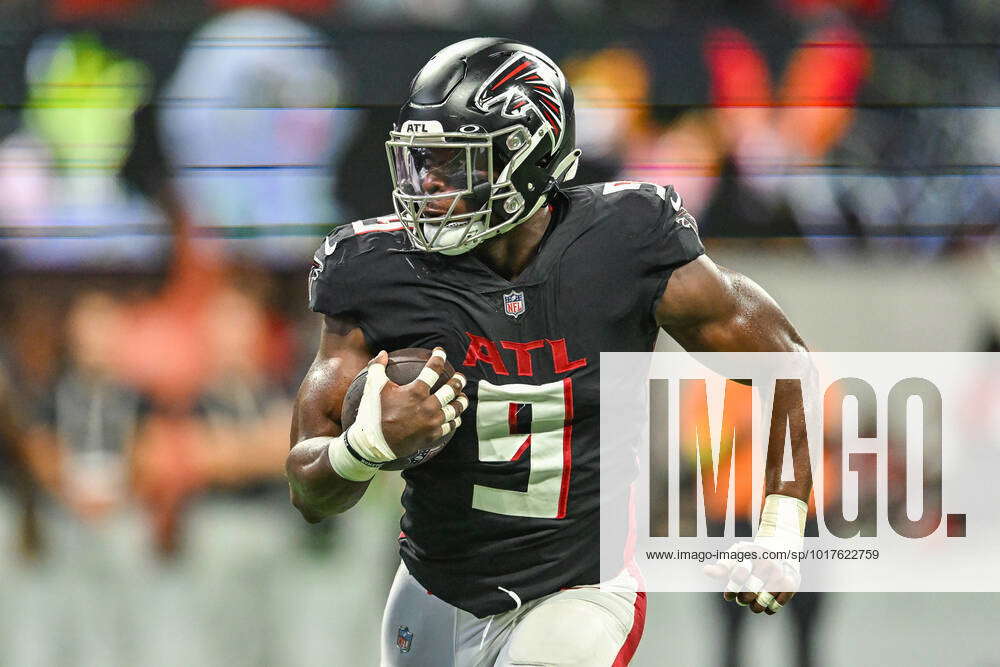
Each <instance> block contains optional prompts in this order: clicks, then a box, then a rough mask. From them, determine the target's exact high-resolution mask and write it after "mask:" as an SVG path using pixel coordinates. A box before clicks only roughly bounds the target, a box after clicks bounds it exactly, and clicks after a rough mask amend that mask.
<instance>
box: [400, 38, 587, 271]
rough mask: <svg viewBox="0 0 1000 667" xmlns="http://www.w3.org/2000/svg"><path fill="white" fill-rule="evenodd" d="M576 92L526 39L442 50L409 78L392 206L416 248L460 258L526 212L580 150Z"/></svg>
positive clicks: (566, 174)
mask: <svg viewBox="0 0 1000 667" xmlns="http://www.w3.org/2000/svg"><path fill="white" fill-rule="evenodd" d="M575 139H576V132H575V127H574V117H573V91H572V90H570V87H569V85H568V84H567V83H566V78H565V77H564V76H563V73H562V72H561V71H560V70H559V68H558V67H557V66H556V65H555V63H553V62H552V61H551V60H550V59H549V58H548V57H547V56H545V55H544V54H543V53H541V52H540V51H538V50H537V49H534V48H532V47H530V46H527V45H525V44H520V43H518V42H513V41H510V40H506V39H499V38H493V37H477V38H475V39H467V40H464V41H461V42H458V43H456V44H452V45H451V46H449V47H447V48H445V49H443V50H441V51H440V52H438V53H437V55H435V56H434V57H433V58H431V59H430V61H429V62H428V63H427V64H426V65H424V66H423V68H422V69H421V70H420V71H419V72H418V73H417V75H416V76H415V77H414V78H413V82H412V83H411V84H410V94H409V98H408V99H407V101H406V103H405V104H404V105H403V107H402V109H401V110H400V113H399V121H398V122H397V123H396V124H395V126H394V127H393V130H392V131H391V132H390V133H389V141H387V142H386V154H387V157H388V159H389V173H390V176H391V178H392V184H393V191H392V200H393V206H394V207H395V209H396V214H397V215H398V216H399V219H400V221H401V222H402V223H403V225H404V227H405V228H406V230H407V232H408V233H409V234H410V237H411V238H412V240H413V243H414V245H415V246H416V247H417V248H420V249H421V250H427V251H434V252H441V253H444V254H449V255H457V254H460V253H464V252H468V251H469V250H471V249H472V248H474V247H476V246H477V245H479V244H480V243H482V242H483V241H485V240H486V239H489V238H492V237H493V236H496V235H497V234H503V233H504V232H506V231H508V230H510V229H513V228H514V226H516V225H517V224H518V223H521V222H523V221H525V220H527V219H528V218H530V217H531V216H532V215H533V214H534V213H535V212H536V211H538V209H539V208H541V207H542V206H543V205H544V204H545V203H546V202H547V201H548V198H549V196H550V195H551V193H552V192H553V191H555V189H556V188H558V186H559V185H560V183H562V182H563V181H566V180H569V179H571V178H573V176H574V175H575V174H576V165H577V161H578V159H579V157H580V151H579V150H577V148H576V144H575Z"/></svg>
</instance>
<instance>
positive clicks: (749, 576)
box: [704, 542, 802, 616]
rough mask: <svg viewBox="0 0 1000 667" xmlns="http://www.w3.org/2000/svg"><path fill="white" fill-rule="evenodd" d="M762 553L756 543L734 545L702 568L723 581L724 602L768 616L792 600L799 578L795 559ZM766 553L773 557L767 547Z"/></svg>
mask: <svg viewBox="0 0 1000 667" xmlns="http://www.w3.org/2000/svg"><path fill="white" fill-rule="evenodd" d="M763 553H765V547H764V546H763V545H761V544H759V543H756V542H737V543H736V544H734V545H733V546H731V547H730V548H729V549H728V550H727V551H726V555H725V556H724V557H722V558H720V559H719V560H717V561H716V562H715V563H712V564H710V565H706V566H705V568H704V571H705V573H706V574H708V575H709V576H711V577H714V578H716V579H718V580H720V581H723V582H725V590H724V591H723V593H722V597H723V599H724V600H725V601H726V602H734V603H736V604H738V605H740V606H741V607H749V609H750V611H752V612H753V613H755V614H759V613H761V612H764V613H765V614H767V615H769V616H771V615H774V614H776V613H778V611H779V610H780V609H781V608H782V607H783V606H785V605H786V604H788V602H789V601H790V600H791V599H792V597H793V596H794V595H795V593H796V592H797V591H798V590H799V585H800V584H801V581H802V577H801V575H800V573H799V562H798V560H794V559H784V558H781V559H778V558H764V557H762V554H763ZM767 553H769V554H773V553H775V549H774V548H773V547H771V548H767ZM752 556H756V557H752Z"/></svg>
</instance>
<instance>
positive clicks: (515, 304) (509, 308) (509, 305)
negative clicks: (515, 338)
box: [503, 291, 525, 319]
mask: <svg viewBox="0 0 1000 667" xmlns="http://www.w3.org/2000/svg"><path fill="white" fill-rule="evenodd" d="M524 310H525V307H524V292H517V291H512V292H508V293H507V294H504V295H503V312H505V313H507V314H508V315H510V316H511V317H513V318H515V319H516V318H518V317H520V316H521V315H524Z"/></svg>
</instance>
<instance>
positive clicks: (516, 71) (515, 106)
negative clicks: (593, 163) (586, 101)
mask: <svg viewBox="0 0 1000 667" xmlns="http://www.w3.org/2000/svg"><path fill="white" fill-rule="evenodd" d="M543 68H544V69H543ZM545 71H555V72H557V73H558V70H553V68H550V67H549V66H548V65H544V64H543V63H540V62H539V61H538V60H537V59H535V58H533V57H531V56H529V55H527V54H525V53H521V52H518V53H515V54H514V55H512V56H511V57H510V58H508V59H507V61H506V62H505V63H504V64H503V65H501V66H500V67H498V68H497V69H496V71H494V72H493V74H491V75H490V77H489V78H488V79H486V81H485V82H484V83H483V85H482V86H480V87H479V92H477V93H476V106H477V107H478V108H479V109H480V110H481V111H488V110H489V108H490V107H492V106H495V105H497V104H501V103H502V104H503V107H502V108H501V109H500V113H501V114H502V115H503V116H505V117H507V118H520V117H523V116H525V115H526V114H527V112H528V111H529V110H530V111H533V112H535V113H536V114H537V115H538V117H539V118H541V119H542V121H543V122H545V123H547V124H548V125H549V127H550V128H551V130H552V136H553V138H554V139H555V145H556V146H558V145H559V143H560V142H561V141H562V130H563V125H564V124H565V122H566V119H565V115H564V112H563V103H562V99H560V97H559V92H558V90H556V88H554V87H553V86H552V85H550V84H551V83H552V82H550V81H548V80H547V79H546V78H544V77H543V76H542V72H545Z"/></svg>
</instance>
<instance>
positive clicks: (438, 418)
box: [347, 347, 469, 463]
mask: <svg viewBox="0 0 1000 667" xmlns="http://www.w3.org/2000/svg"><path fill="white" fill-rule="evenodd" d="M445 360H446V358H445V352H444V350H443V349H442V348H440V347H436V348H434V352H433V353H432V354H431V358H430V359H429V360H428V361H427V364H426V365H425V366H424V368H423V369H422V370H421V371H420V374H419V375H418V376H417V378H416V379H414V380H413V382H410V383H408V384H404V385H398V384H396V383H395V382H392V381H391V380H389V378H388V377H387V376H386V374H385V367H386V364H387V363H388V361H389V355H388V354H387V353H386V352H385V351H382V352H379V353H378V354H377V355H376V356H375V358H374V359H372V360H371V361H370V362H369V363H368V376H367V378H366V380H365V390H364V394H363V395H362V397H361V404H360V406H359V407H358V416H357V419H356V420H355V422H354V424H352V425H351V427H350V428H349V429H348V432H347V441H348V443H349V444H350V446H351V447H353V448H354V449H355V450H356V451H357V452H358V453H359V454H360V455H361V456H362V457H364V458H366V459H368V460H370V461H374V462H376V463H384V462H386V461H392V460H394V459H398V458H403V457H406V456H411V455H412V454H414V453H415V452H416V451H417V450H419V449H422V448H424V447H427V446H428V445H430V444H431V443H433V442H434V441H436V440H438V439H439V438H442V437H444V436H446V435H448V434H449V433H451V432H452V431H454V430H455V429H457V428H458V427H459V426H460V425H461V423H462V418H461V414H462V412H464V411H465V409H466V408H467V407H469V399H468V397H467V396H466V395H465V394H464V393H462V389H463V388H464V387H465V382H466V380H465V376H464V375H462V374H461V373H455V374H454V375H452V376H451V377H450V378H448V382H447V384H445V385H444V386H442V387H441V388H440V389H438V390H437V391H436V392H434V393H433V394H432V393H431V391H430V390H431V387H433V386H434V384H435V383H436V382H437V381H438V378H439V377H440V376H441V373H442V372H443V370H444V364H445Z"/></svg>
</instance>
